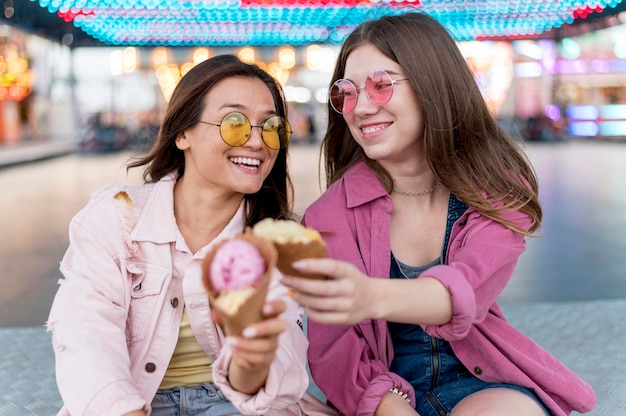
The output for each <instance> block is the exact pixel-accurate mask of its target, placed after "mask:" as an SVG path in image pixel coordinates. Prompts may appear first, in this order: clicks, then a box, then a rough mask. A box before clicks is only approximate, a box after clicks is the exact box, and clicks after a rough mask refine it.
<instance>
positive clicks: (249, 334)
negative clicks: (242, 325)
mask: <svg viewBox="0 0 626 416" xmlns="http://www.w3.org/2000/svg"><path fill="white" fill-rule="evenodd" d="M255 335H256V329H254V328H250V327H248V328H246V329H244V330H243V332H242V333H241V336H242V337H244V338H253V337H254V336H255Z"/></svg>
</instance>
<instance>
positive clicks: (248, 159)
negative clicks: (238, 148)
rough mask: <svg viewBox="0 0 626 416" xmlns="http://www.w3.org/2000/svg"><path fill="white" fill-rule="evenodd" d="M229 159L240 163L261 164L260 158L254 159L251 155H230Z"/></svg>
mask: <svg viewBox="0 0 626 416" xmlns="http://www.w3.org/2000/svg"><path fill="white" fill-rule="evenodd" d="M228 160H230V161H231V162H233V163H236V164H238V165H249V166H259V165H260V164H261V161H260V160H259V159H252V158H251V157H229V158H228Z"/></svg>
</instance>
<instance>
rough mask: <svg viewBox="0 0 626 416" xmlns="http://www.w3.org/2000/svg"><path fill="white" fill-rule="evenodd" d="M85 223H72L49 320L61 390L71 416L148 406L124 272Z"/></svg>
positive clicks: (48, 324)
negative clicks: (139, 379)
mask: <svg viewBox="0 0 626 416" xmlns="http://www.w3.org/2000/svg"><path fill="white" fill-rule="evenodd" d="M100 220H101V221H103V222H105V223H106V220H105V219H103V218H100ZM84 222H85V218H84V217H79V219H76V218H75V219H74V220H73V221H72V223H71V225H70V246H69V249H68V250H67V252H66V254H65V256H64V258H63V260H62V262H61V271H62V272H63V274H64V277H65V279H64V280H61V282H60V283H61V285H60V287H59V290H58V292H57V294H56V296H55V299H54V303H53V305H52V309H51V312H50V316H49V320H48V323H47V326H48V329H49V330H50V331H51V332H52V339H53V347H54V351H55V359H56V376H57V383H58V387H59V392H60V394H61V397H62V398H63V401H64V404H65V406H66V407H67V408H68V410H69V412H70V413H71V414H101V415H119V414H124V413H128V412H131V411H138V410H139V409H143V410H147V403H146V400H145V399H144V398H142V397H141V395H140V393H139V391H138V390H137V388H136V386H135V385H134V384H133V382H132V379H131V373H130V358H129V354H128V347H127V344H126V336H125V322H126V313H127V308H126V305H127V298H128V297H129V295H128V290H127V288H126V287H125V281H124V276H123V273H122V271H121V270H120V267H119V265H118V264H116V261H115V260H114V258H113V256H112V254H111V252H110V250H109V249H107V248H106V247H105V244H104V243H103V241H102V240H101V239H100V237H101V235H102V233H98V232H97V231H96V230H94V229H92V228H90V227H89V226H87V225H86V224H85V223H84ZM111 403H115V406H111Z"/></svg>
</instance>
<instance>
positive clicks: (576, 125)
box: [569, 121, 600, 137]
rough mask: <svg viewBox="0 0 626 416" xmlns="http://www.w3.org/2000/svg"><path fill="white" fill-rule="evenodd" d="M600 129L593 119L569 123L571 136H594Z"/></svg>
mask: <svg viewBox="0 0 626 416" xmlns="http://www.w3.org/2000/svg"><path fill="white" fill-rule="evenodd" d="M599 131H600V129H599V127H598V123H596V122H593V121H577V122H573V123H569V132H570V134H571V135H572V136H583V137H594V136H597V135H598V132H599Z"/></svg>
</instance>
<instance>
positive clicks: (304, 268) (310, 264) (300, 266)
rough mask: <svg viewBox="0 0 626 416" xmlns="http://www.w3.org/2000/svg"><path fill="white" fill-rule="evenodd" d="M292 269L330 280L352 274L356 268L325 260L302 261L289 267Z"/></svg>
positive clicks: (347, 264)
mask: <svg viewBox="0 0 626 416" xmlns="http://www.w3.org/2000/svg"><path fill="white" fill-rule="evenodd" d="M291 266H292V267H293V268H294V269H296V270H299V271H301V272H304V273H311V274H321V275H324V276H328V277H330V278H331V279H338V278H341V277H343V276H347V275H349V274H350V273H353V272H354V271H355V270H356V268H355V267H354V266H353V265H352V264H350V263H347V262H343V261H338V260H333V259H330V258H325V259H304V260H299V261H296V262H294V263H292V265H291Z"/></svg>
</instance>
